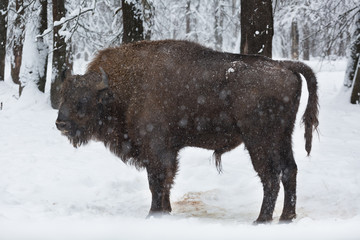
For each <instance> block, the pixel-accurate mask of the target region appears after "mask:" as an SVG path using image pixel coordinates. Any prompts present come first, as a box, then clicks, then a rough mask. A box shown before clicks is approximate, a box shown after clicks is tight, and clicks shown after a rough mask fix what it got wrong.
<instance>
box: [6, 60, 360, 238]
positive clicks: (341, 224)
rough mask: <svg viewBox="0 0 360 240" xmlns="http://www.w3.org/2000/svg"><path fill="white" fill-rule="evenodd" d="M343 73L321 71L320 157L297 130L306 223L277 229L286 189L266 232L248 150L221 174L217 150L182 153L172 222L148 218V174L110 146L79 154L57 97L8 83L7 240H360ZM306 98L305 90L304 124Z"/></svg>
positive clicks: (337, 68) (354, 151)
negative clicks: (259, 220) (54, 102)
mask: <svg viewBox="0 0 360 240" xmlns="http://www.w3.org/2000/svg"><path fill="white" fill-rule="evenodd" d="M310 64H311V66H312V67H313V68H314V70H315V71H317V69H318V68H319V67H318V64H317V63H315V62H310ZM343 75H344V63H343V62H335V63H324V66H323V68H322V70H321V71H318V72H317V76H318V81H319V93H320V105H321V108H320V133H319V137H317V136H316V135H315V137H314V140H313V150H312V154H311V157H306V152H305V149H304V140H303V133H304V129H303V128H302V127H301V126H300V123H299V122H298V123H297V125H296V130H295V134H294V136H293V145H294V152H295V159H296V161H297V164H298V169H299V173H298V204H297V213H298V217H297V219H296V220H295V221H294V223H292V224H285V225H284V224H278V223H277V220H278V218H279V216H280V214H281V211H282V204H283V192H282V191H281V192H280V194H279V198H278V201H277V205H276V209H275V213H274V222H273V223H272V224H268V225H259V226H253V225H252V222H253V220H255V219H256V217H257V215H258V213H259V210H260V204H261V200H262V187H261V184H260V181H259V178H258V177H257V176H256V173H255V171H254V170H253V168H252V165H251V162H250V158H249V156H248V153H247V151H246V150H244V147H243V146H240V147H238V148H237V149H235V150H234V151H232V152H230V153H227V154H225V155H224V156H223V167H224V172H223V173H222V174H221V175H219V174H218V173H217V171H216V168H215V166H214V163H213V162H212V161H211V156H212V152H210V151H206V150H203V149H196V148H187V149H184V150H182V151H181V153H180V171H179V174H178V176H177V177H176V183H175V186H174V188H173V190H172V195H171V201H172V205H173V213H172V216H168V217H165V218H163V219H149V220H145V219H144V218H145V216H146V215H147V212H148V209H149V207H150V191H149V190H148V185H147V177H146V174H145V171H140V172H138V171H136V169H135V168H133V167H131V166H126V165H124V164H123V163H122V162H121V160H119V159H118V158H116V157H115V156H113V155H112V154H111V153H110V152H109V151H108V150H107V149H105V148H104V147H103V145H102V144H101V143H96V142H92V143H90V144H89V145H87V146H85V147H81V148H79V149H74V148H73V147H72V146H71V145H70V144H69V143H68V141H67V139H66V138H65V137H63V136H61V134H60V132H59V131H57V129H56V127H55V124H54V122H55V119H56V117H57V112H56V111H55V110H53V109H51V107H50V105H49V103H48V96H47V95H44V94H40V93H38V92H36V91H35V90H33V88H31V87H30V86H29V87H28V88H25V90H24V93H23V96H22V97H21V98H20V99H19V100H17V99H16V98H15V97H14V96H13V95H15V93H16V91H17V90H16V87H15V86H13V85H12V84H10V83H7V82H5V83H4V82H0V102H3V109H2V110H0V166H1V167H0V239H145V238H147V239H155V238H158V239H159V238H160V239H239V238H243V239H263V238H265V237H266V239H289V238H290V237H291V239H360V228H359V226H360V187H359V185H360V174H359V171H360V147H359V146H360V125H359V119H360V107H359V105H357V106H354V105H350V104H349V103H348V98H349V93H348V92H347V93H346V92H343V89H342V80H343ZM304 85H306V84H304ZM306 98H307V90H306V87H305V86H304V88H303V97H302V104H301V106H300V111H299V114H298V119H299V118H300V116H301V114H303V112H304V108H305V104H306ZM166 236H168V237H166Z"/></svg>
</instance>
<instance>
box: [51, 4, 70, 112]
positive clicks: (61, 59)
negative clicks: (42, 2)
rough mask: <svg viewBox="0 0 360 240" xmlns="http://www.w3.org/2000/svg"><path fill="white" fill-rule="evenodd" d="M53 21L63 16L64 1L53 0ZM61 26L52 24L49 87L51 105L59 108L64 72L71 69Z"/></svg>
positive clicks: (64, 12)
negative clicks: (51, 73) (61, 33)
mask: <svg viewBox="0 0 360 240" xmlns="http://www.w3.org/2000/svg"><path fill="white" fill-rule="evenodd" d="M52 7H53V21H54V22H55V21H59V20H60V19H61V18H62V17H65V14H66V9H65V1H64V0H53V6H52ZM60 29H61V26H54V31H53V34H54V35H53V37H54V45H53V47H54V51H53V60H52V67H53V76H52V82H51V89H50V100H51V106H52V107H53V108H55V109H58V108H59V104H60V90H61V84H62V81H63V78H64V76H65V73H66V72H68V71H71V59H70V51H68V50H67V44H66V42H65V37H64V36H62V35H60V33H59V30H60Z"/></svg>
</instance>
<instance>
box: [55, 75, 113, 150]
mask: <svg viewBox="0 0 360 240" xmlns="http://www.w3.org/2000/svg"><path fill="white" fill-rule="evenodd" d="M101 72H102V74H100V73H96V72H90V73H86V74H85V75H73V76H70V77H68V78H66V79H65V80H64V82H63V84H62V90H61V101H60V107H59V113H58V118H57V120H56V126H57V128H58V129H59V130H60V131H61V132H62V134H64V135H65V136H67V137H68V138H69V140H70V142H71V143H72V144H73V146H74V147H78V146H80V145H81V144H86V143H87V142H88V141H89V140H91V139H92V138H96V135H97V131H98V129H99V128H100V125H101V124H102V120H101V117H102V115H104V111H105V110H104V109H106V105H107V104H108V103H109V99H110V98H111V96H112V95H111V93H110V90H109V88H108V78H107V76H106V74H105V72H104V71H103V70H102V69H101Z"/></svg>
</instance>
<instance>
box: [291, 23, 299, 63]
mask: <svg viewBox="0 0 360 240" xmlns="http://www.w3.org/2000/svg"><path fill="white" fill-rule="evenodd" d="M291 59H295V60H299V30H298V26H297V22H296V19H293V21H292V23H291Z"/></svg>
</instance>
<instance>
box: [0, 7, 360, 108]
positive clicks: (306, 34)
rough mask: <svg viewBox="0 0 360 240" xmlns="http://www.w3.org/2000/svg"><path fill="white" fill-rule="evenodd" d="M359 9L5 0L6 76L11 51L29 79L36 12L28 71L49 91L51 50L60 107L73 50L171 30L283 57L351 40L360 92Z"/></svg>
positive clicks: (82, 53) (81, 55) (0, 20)
mask: <svg viewBox="0 0 360 240" xmlns="http://www.w3.org/2000/svg"><path fill="white" fill-rule="evenodd" d="M359 9H360V6H358V5H356V1H355V0H338V1H328V0H319V1H314V2H310V1H301V0H294V1H289V0H276V1H271V0H253V1H246V0H219V1H212V0H203V1H200V0H166V1H165V0H157V1H154V0H106V1H105V0H98V1H96V0H85V1H84V0H82V1H80V0H75V1H69V2H66V1H64V0H52V1H47V0H9V1H5V0H2V1H1V2H0V33H1V34H0V80H3V79H4V77H5V76H4V69H5V59H6V56H8V59H10V63H11V67H10V69H11V71H10V75H11V78H12V80H13V82H14V83H16V84H18V85H19V94H21V91H22V89H23V87H24V86H26V82H24V78H25V77H27V75H26V76H25V77H24V76H20V75H21V74H20V70H21V69H22V68H21V67H22V65H23V64H22V60H23V59H22V53H23V44H24V39H25V33H26V28H28V27H29V25H28V24H27V22H28V21H27V20H29V19H35V22H36V24H35V25H36V31H37V37H36V48H37V52H38V54H39V55H38V59H37V60H39V61H37V62H40V63H39V64H38V66H37V69H27V72H26V74H32V75H31V76H34V80H33V81H34V82H35V83H36V84H37V86H38V88H39V90H40V91H42V92H44V91H45V86H46V72H47V68H46V67H47V62H48V58H49V57H50V56H51V58H52V62H51V69H49V70H50V71H51V72H52V77H51V84H49V85H50V98H51V104H52V106H53V107H54V108H57V107H58V104H59V90H60V87H61V80H62V79H63V78H64V77H65V76H66V74H68V73H71V71H72V68H73V62H74V60H73V59H74V58H75V59H86V60H88V59H89V56H91V55H92V54H93V53H94V52H95V51H97V50H99V49H102V48H104V47H107V46H111V45H118V44H121V43H128V42H134V41H140V40H144V39H147V40H149V39H154V40H156V39H167V38H175V39H176V38H180V39H188V40H191V41H196V42H200V43H202V44H204V45H206V46H210V47H212V48H214V49H216V50H220V51H221V50H226V51H229V50H228V49H229V48H228V47H231V49H233V50H231V51H235V52H240V53H244V54H263V55H265V56H268V57H272V56H273V53H274V51H275V52H276V53H277V55H279V54H280V55H281V57H287V58H292V59H304V60H308V59H310V57H316V56H323V57H326V56H332V55H334V54H335V55H338V56H344V55H345V50H346V46H351V47H350V48H349V67H348V68H347V72H346V76H345V82H344V84H345V86H347V87H352V86H354V87H353V89H354V90H353V91H354V92H356V91H357V93H354V94H353V96H355V98H356V96H359V95H358V92H360V91H359V90H356V89H357V87H356V86H358V85H359V84H356V83H357V82H358V80H357V79H358V78H356V76H355V73H356V66H358V57H359V31H360V30H359V29H360V28H359V25H360V23H358V24H354V23H353V20H354V19H356V18H355V17H356V16H357V15H359ZM332 20H333V21H332ZM358 22H359V20H358ZM9 23H11V24H10V25H9ZM350 26H355V28H354V29H355V31H353V32H351V31H350ZM329 29H331V31H330V30H329ZM351 29H353V28H351ZM356 29H357V30H356ZM323 31H326V33H325V32H323ZM356 31H357V32H356ZM319 39H323V41H320V42H319ZM350 39H351V40H350ZM274 41H275V42H276V44H275V45H274V44H273V42H274ZM274 49H275V50H274ZM21 71H22V72H23V71H24V70H21ZM358 72H359V71H358ZM22 74H24V73H22ZM356 101H358V98H357V100H355V102H356ZM352 102H354V101H353V100H352Z"/></svg>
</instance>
